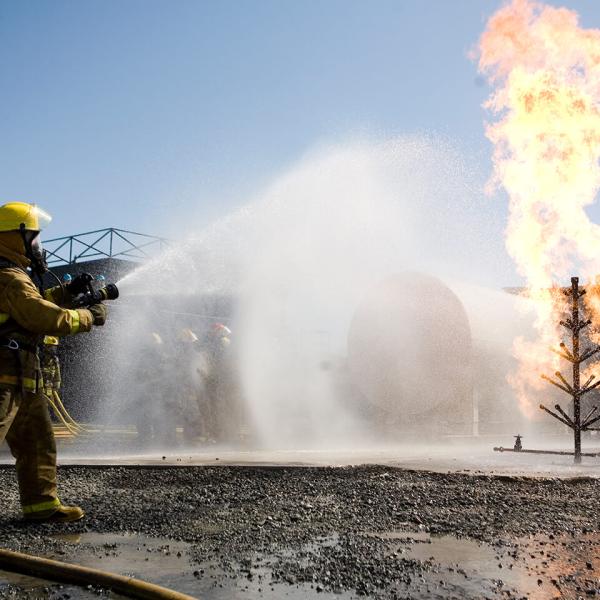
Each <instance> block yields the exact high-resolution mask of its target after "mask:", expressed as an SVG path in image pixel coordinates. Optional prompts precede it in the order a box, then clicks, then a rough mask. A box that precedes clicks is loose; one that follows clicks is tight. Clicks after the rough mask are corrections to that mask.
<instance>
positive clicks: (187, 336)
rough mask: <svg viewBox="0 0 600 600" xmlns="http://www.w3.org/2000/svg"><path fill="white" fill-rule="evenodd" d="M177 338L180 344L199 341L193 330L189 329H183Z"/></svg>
mask: <svg viewBox="0 0 600 600" xmlns="http://www.w3.org/2000/svg"><path fill="white" fill-rule="evenodd" d="M177 338H178V339H179V341H180V342H186V343H189V344H191V343H193V342H197V341H198V336H197V335H196V334H195V333H194V332H193V331H192V330H191V329H188V328H186V329H182V330H181V331H180V332H179V334H178V335H177Z"/></svg>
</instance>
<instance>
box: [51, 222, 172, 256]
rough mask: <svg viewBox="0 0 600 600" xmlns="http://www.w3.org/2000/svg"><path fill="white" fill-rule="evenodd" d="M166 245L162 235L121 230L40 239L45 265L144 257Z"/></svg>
mask: <svg viewBox="0 0 600 600" xmlns="http://www.w3.org/2000/svg"><path fill="white" fill-rule="evenodd" d="M168 246H169V241H168V240H167V239H165V238H161V237H157V236H154V235H146V234H144V233H136V232H134V231H126V230H125V229H114V228H112V227H111V228H109V229H98V230H96V231H87V232H85V233H79V234H77V235H69V236H66V237H60V238H54V239H52V240H44V249H45V250H46V252H47V253H48V256H47V259H48V265H50V266H57V265H63V264H65V265H70V264H73V263H78V262H84V261H86V260H93V259H98V258H122V259H126V260H134V261H138V260H146V259H148V258H152V256H154V255H156V254H158V253H159V252H162V250H164V249H165V248H166V247H168Z"/></svg>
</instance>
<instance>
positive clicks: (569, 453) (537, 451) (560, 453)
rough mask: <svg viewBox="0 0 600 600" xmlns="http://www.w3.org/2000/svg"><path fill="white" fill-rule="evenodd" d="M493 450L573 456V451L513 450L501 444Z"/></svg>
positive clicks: (590, 453)
mask: <svg viewBox="0 0 600 600" xmlns="http://www.w3.org/2000/svg"><path fill="white" fill-rule="evenodd" d="M494 452H516V453H521V452H524V453H525V454H558V455H560V456H573V455H574V453H573V452H569V451H567V450H564V451H563V450H515V449H514V448H504V447H502V446H496V447H495V448H494ZM581 456H591V457H594V456H600V454H599V453H597V452H582V453H581Z"/></svg>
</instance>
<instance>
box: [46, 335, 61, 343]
mask: <svg viewBox="0 0 600 600" xmlns="http://www.w3.org/2000/svg"><path fill="white" fill-rule="evenodd" d="M44 344H46V346H58V338H57V337H54V336H53V335H45V336H44Z"/></svg>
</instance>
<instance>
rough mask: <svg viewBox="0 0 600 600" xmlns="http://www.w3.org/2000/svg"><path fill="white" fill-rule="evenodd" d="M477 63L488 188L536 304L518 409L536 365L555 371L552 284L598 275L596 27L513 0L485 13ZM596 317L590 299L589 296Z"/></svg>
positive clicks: (526, 406)
mask: <svg viewBox="0 0 600 600" xmlns="http://www.w3.org/2000/svg"><path fill="white" fill-rule="evenodd" d="M479 69H480V71H481V72H482V73H484V74H485V75H487V76H488V79H489V81H490V83H491V84H492V85H493V86H494V89H493V93H492V95H491V97H490V98H489V100H488V101H487V102H486V103H485V105H484V106H485V107H486V108H487V109H489V110H490V111H491V113H492V116H493V119H494V120H493V122H491V123H490V124H488V125H487V128H486V134H487V137H488V138H489V139H490V140H491V141H492V142H493V144H494V155H493V159H494V177H493V179H492V182H491V186H492V187H497V186H499V185H502V186H503V187H504V189H505V190H506V191H507V193H508V196H509V222H508V226H507V230H506V246H507V249H508V252H509V254H510V255H511V257H512V258H513V259H514V261H515V263H516V266H517V270H518V272H519V273H520V274H521V275H522V276H523V277H524V278H525V280H526V284H527V287H528V288H529V292H528V296H529V297H531V298H532V301H533V303H534V305H535V309H536V314H537V318H536V323H535V326H536V328H537V331H538V332H539V336H538V339H537V340H535V341H526V340H524V339H519V340H516V342H515V345H514V350H515V354H516V356H517V358H518V359H519V368H518V371H517V372H516V373H515V374H513V375H512V376H511V377H510V381H511V383H512V385H513V387H514V389H515V390H516V393H517V396H518V398H519V402H520V404H521V407H522V409H523V412H524V413H525V414H527V415H529V416H531V415H532V414H533V413H534V411H535V405H536V404H537V403H536V402H535V399H534V397H535V394H536V390H541V389H545V387H546V384H544V383H543V382H541V381H540V380H539V374H540V372H546V373H548V374H551V373H552V372H553V371H555V370H556V369H557V368H558V366H559V365H558V358H556V357H555V358H553V355H552V354H551V353H550V352H549V350H548V348H549V346H555V345H556V343H557V341H558V338H559V336H560V335H561V333H560V332H559V331H558V327H557V325H556V323H557V321H558V314H559V313H560V310H561V307H560V306H559V305H557V303H556V302H555V301H554V300H555V299H556V297H557V295H556V294H552V293H548V292H547V291H546V292H545V291H544V290H548V289H550V288H552V286H553V284H554V283H555V282H562V283H563V284H564V283H567V282H568V280H569V276H570V275H573V274H576V273H580V274H581V275H582V276H583V278H585V279H592V278H594V277H595V276H596V275H597V274H598V273H600V227H599V226H598V225H596V224H595V223H593V222H591V221H590V219H589V217H588V215H587V214H586V207H588V206H590V205H591V204H593V203H594V201H595V198H596V194H597V192H598V189H599V188H600V166H599V159H600V110H599V108H600V30H597V29H583V28H581V27H580V26H579V20H578V15H577V13H575V12H573V11H571V10H567V9H565V8H554V7H551V6H548V5H545V4H543V3H541V2H536V1H533V0H513V1H512V2H511V3H510V4H507V5H505V6H504V7H503V8H501V9H500V10H499V11H498V12H497V13H495V14H494V15H493V16H492V17H491V18H490V20H489V22H488V24H487V28H486V30H485V32H484V33H483V35H482V37H481V40H480V43H479ZM589 308H590V310H591V313H592V316H593V320H594V324H598V323H600V300H599V299H598V295H597V294H594V295H593V298H592V302H590V303H589Z"/></svg>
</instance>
